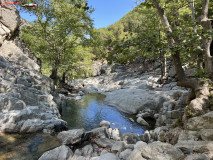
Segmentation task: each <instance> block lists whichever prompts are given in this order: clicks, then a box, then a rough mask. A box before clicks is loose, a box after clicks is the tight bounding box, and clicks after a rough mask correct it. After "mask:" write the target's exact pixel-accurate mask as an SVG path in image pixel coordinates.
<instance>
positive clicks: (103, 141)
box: [95, 138, 115, 148]
mask: <svg viewBox="0 0 213 160" xmlns="http://www.w3.org/2000/svg"><path fill="white" fill-rule="evenodd" d="M95 143H96V144H97V145H98V146H100V147H103V148H106V147H110V148H111V147H112V146H113V144H114V143H115V141H114V140H112V139H108V138H99V139H97V140H96V141H95Z"/></svg>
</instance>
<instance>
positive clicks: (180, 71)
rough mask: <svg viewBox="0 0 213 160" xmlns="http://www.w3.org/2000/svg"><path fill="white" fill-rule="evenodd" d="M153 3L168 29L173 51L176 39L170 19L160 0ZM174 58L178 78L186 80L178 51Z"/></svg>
mask: <svg viewBox="0 0 213 160" xmlns="http://www.w3.org/2000/svg"><path fill="white" fill-rule="evenodd" d="M152 3H153V4H154V6H155V7H156V9H157V13H158V16H159V17H160V19H161V22H162V24H163V26H164V28H165V29H166V32H167V38H168V41H169V47H170V49H171V51H173V50H174V44H175V40H174V39H173V38H172V37H171V34H172V29H171V26H170V24H169V21H168V19H167V16H166V14H165V12H164V10H163V9H162V7H161V6H160V3H159V2H158V0H152ZM172 59H173V62H174V66H175V71H176V73H177V76H178V80H179V81H182V80H184V78H185V74H184V70H183V68H182V65H181V61H180V55H179V53H178V52H174V53H172Z"/></svg>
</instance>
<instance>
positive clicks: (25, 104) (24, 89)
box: [0, 1, 66, 133]
mask: <svg viewBox="0 0 213 160" xmlns="http://www.w3.org/2000/svg"><path fill="white" fill-rule="evenodd" d="M1 3H2V1H1ZM0 9H1V16H2V17H1V19H0V39H1V44H0V132H10V133H11V132H22V133H23V132H24V133H31V132H37V131H42V130H44V129H46V130H56V131H61V130H63V129H66V122H65V121H63V120H61V119H60V114H59V111H58V106H57V104H56V103H55V101H54V97H53V95H52V94H53V92H54V84H53V81H52V80H51V79H50V78H48V77H46V76H44V75H42V74H40V73H38V72H39V71H40V66H39V64H37V62H38V59H37V58H36V57H35V56H34V55H33V54H31V56H29V54H30V51H29V50H28V49H27V48H25V46H24V45H23V43H22V44H20V43H18V41H19V42H20V39H19V38H17V37H16V36H18V32H19V25H20V21H21V19H20V16H19V13H18V11H17V9H16V7H15V5H10V4H5V5H3V6H2V5H1V6H0ZM3 31H4V32H3Z"/></svg>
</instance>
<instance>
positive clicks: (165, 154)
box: [127, 142, 183, 160]
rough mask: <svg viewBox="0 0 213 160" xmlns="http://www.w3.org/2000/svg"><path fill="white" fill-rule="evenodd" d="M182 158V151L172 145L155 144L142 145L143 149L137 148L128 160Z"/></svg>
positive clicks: (169, 159)
mask: <svg viewBox="0 0 213 160" xmlns="http://www.w3.org/2000/svg"><path fill="white" fill-rule="evenodd" d="M181 156H183V153H182V152H181V150H180V149H178V148H176V147H174V146H172V145H171V144H168V143H162V142H153V143H149V144H148V145H142V146H141V147H138V148H135V149H134V150H133V152H132V153H131V154H130V156H129V157H128V158H127V160H133V159H135V160H136V159H137V160H146V159H154V160H162V159H163V160H171V159H178V158H180V157H181Z"/></svg>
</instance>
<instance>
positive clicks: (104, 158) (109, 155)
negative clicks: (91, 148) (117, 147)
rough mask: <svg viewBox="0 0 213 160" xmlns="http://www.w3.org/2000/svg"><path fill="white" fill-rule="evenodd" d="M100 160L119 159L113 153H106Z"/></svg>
mask: <svg viewBox="0 0 213 160" xmlns="http://www.w3.org/2000/svg"><path fill="white" fill-rule="evenodd" d="M100 160H119V158H118V157H116V156H115V155H114V154H112V153H106V154H103V155H101V156H100Z"/></svg>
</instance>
